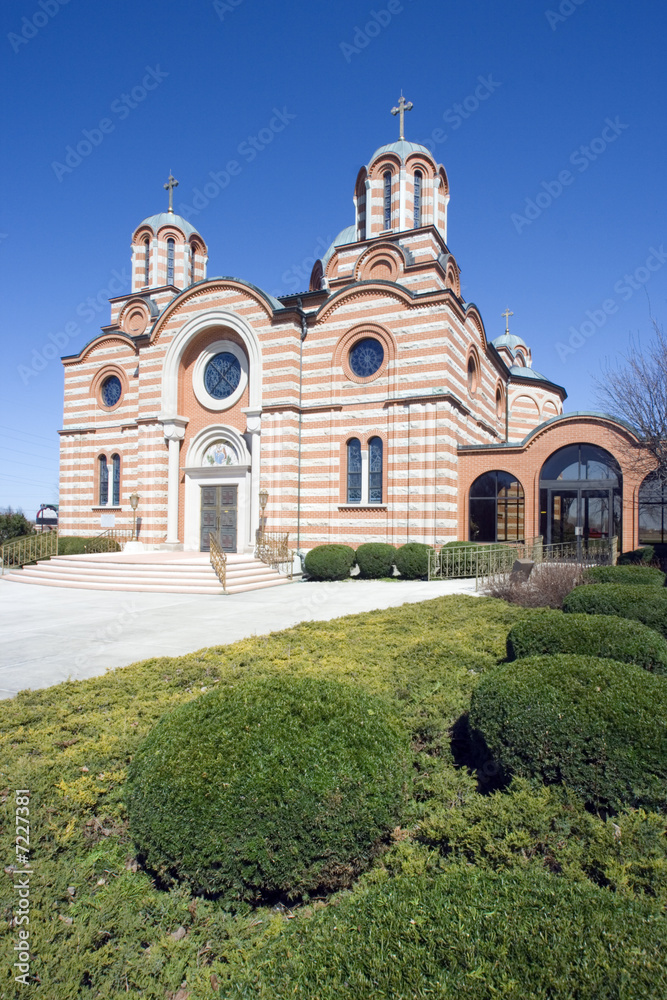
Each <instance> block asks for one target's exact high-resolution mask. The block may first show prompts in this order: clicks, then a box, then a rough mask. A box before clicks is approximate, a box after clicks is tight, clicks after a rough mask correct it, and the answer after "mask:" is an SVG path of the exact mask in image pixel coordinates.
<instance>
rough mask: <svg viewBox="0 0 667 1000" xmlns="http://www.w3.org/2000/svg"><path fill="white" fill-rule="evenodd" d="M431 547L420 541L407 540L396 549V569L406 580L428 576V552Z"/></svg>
mask: <svg viewBox="0 0 667 1000" xmlns="http://www.w3.org/2000/svg"><path fill="white" fill-rule="evenodd" d="M432 551H433V549H432V548H431V546H430V545H424V544H423V543H422V542H408V543H407V544H406V545H401V547H400V548H399V549H397V550H396V553H395V559H396V569H397V570H398V572H399V573H400V574H401V576H404V577H405V579H406V580H419V579H421V577H423V576H428V554H429V552H432Z"/></svg>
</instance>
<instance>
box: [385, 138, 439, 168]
mask: <svg viewBox="0 0 667 1000" xmlns="http://www.w3.org/2000/svg"><path fill="white" fill-rule="evenodd" d="M383 153H397V154H398V156H400V158H401V160H402V161H403V162H404V163H405V161H406V160H407V158H408V156H410V154H411V153H425V154H426V156H428V158H429V159H430V160H432V159H433V154H432V153H431V151H430V150H429V149H427V148H426V146H421V145H420V144H419V143H418V142H408V141H407V139H399V140H398V142H390V143H389V144H388V145H386V146H380V148H379V149H376V150H375V152H374V153H373V155H372V156H371V159H370V162H371V163H372V162H373V160H376V159H377V158H378V156H382V154H383Z"/></svg>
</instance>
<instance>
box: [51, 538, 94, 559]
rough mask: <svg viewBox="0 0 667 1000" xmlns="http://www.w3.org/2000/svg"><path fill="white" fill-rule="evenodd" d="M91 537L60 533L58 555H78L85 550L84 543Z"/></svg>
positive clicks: (89, 540)
mask: <svg viewBox="0 0 667 1000" xmlns="http://www.w3.org/2000/svg"><path fill="white" fill-rule="evenodd" d="M90 542H92V538H81V537H79V536H77V535H61V536H60V537H59V539H58V555H59V556H79V555H81V554H82V553H83V552H85V551H86V545H88V544H89V543H90Z"/></svg>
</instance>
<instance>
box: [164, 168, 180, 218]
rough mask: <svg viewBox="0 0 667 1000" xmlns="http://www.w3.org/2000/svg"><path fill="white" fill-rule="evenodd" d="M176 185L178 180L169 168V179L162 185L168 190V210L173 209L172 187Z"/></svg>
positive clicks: (171, 210)
mask: <svg viewBox="0 0 667 1000" xmlns="http://www.w3.org/2000/svg"><path fill="white" fill-rule="evenodd" d="M175 187H178V181H177V180H176V178H175V177H173V176H172V173H171V170H170V171H169V180H168V181H167V183H166V184H165V185H164V189H165V191H169V211H170V212H173V211H174V188H175Z"/></svg>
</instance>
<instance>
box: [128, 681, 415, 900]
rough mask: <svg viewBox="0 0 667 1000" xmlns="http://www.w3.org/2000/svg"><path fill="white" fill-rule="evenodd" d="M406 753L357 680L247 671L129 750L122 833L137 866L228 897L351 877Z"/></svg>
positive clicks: (403, 769) (386, 807)
mask: <svg viewBox="0 0 667 1000" xmlns="http://www.w3.org/2000/svg"><path fill="white" fill-rule="evenodd" d="M411 763H412V755H411V750H410V741H409V733H408V731H407V730H406V729H404V727H403V726H402V725H401V724H400V723H399V722H398V721H397V719H396V717H395V715H394V713H393V711H392V709H391V707H390V706H389V703H388V702H386V701H385V700H384V699H382V698H380V697H377V696H373V695H370V694H367V693H366V692H364V691H363V690H360V689H359V688H358V687H357V686H353V685H350V684H345V683H341V682H339V681H331V680H321V679H313V678H295V677H292V676H285V677H273V678H264V679H256V678H255V679H246V680H243V681H242V682H240V683H237V684H230V685H226V686H224V687H222V688H217V689H216V690H214V691H212V692H210V693H208V694H205V695H202V696H201V697H200V698H196V699H195V700H194V701H191V702H189V703H187V704H185V705H181V706H180V707H179V708H177V709H175V710H174V711H173V712H170V713H169V714H167V715H164V716H162V718H161V719H160V721H159V722H158V723H157V725H156V726H155V727H154V729H153V730H152V731H151V732H150V733H149V735H148V736H147V737H146V739H145V740H144V742H143V743H142V744H141V745H140V747H139V749H138V750H137V752H136V754H135V756H134V758H133V760H132V763H131V765H130V769H129V773H128V781H127V806H128V814H129V818H130V831H131V834H132V836H133V838H134V841H135V844H136V846H137V849H138V853H139V856H140V857H141V858H142V859H144V861H145V863H146V865H147V867H148V868H149V869H151V870H152V871H154V872H155V873H157V875H158V876H159V878H160V879H161V880H162V881H163V882H165V883H167V884H169V883H171V882H173V881H182V882H185V883H186V884H187V885H188V886H189V887H190V890H191V891H192V892H194V893H204V894H215V893H220V894H221V895H222V896H223V897H224V899H226V900H228V901H229V902H232V901H235V900H248V901H257V900H259V899H261V898H263V897H265V896H267V895H270V894H281V895H285V896H288V897H289V898H292V899H294V898H297V897H299V896H300V895H301V894H303V893H308V892H313V891H316V890H317V891H320V892H322V891H324V892H327V891H332V890H334V889H337V888H341V887H342V886H348V885H350V884H351V882H352V881H353V879H354V878H355V876H356V875H358V874H359V872H360V871H362V870H363V869H364V868H367V867H368V865H369V864H370V862H371V860H372V858H373V857H374V855H375V854H376V853H377V851H378V848H379V845H380V842H381V841H382V839H383V838H385V837H387V836H388V834H389V832H390V831H391V830H392V829H394V827H395V826H396V824H397V823H398V822H399V820H400V818H401V812H402V809H403V806H404V803H405V800H406V797H407V791H408V779H409V776H410V766H411Z"/></svg>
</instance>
